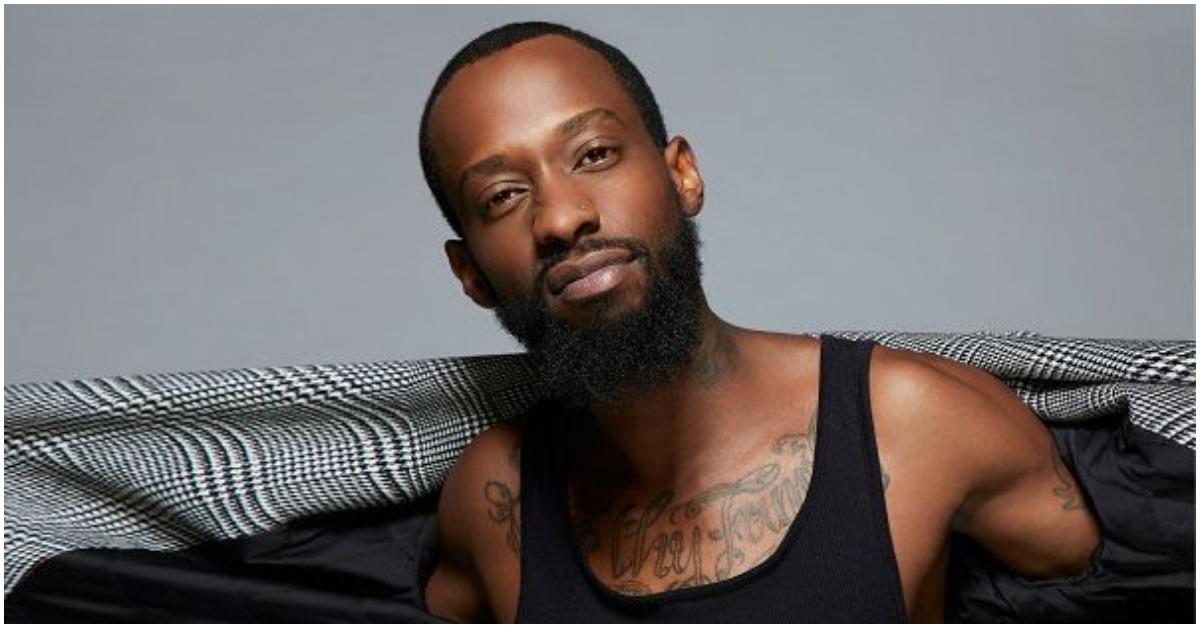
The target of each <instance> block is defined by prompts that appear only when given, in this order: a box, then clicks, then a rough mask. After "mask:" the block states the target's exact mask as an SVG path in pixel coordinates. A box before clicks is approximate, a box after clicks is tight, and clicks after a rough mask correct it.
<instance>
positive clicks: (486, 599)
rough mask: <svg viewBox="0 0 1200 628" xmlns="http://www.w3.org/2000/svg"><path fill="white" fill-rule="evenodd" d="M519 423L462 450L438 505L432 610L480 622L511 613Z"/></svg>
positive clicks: (516, 573)
mask: <svg viewBox="0 0 1200 628" xmlns="http://www.w3.org/2000/svg"><path fill="white" fill-rule="evenodd" d="M521 435H522V429H521V427H520V426H518V425H497V426H494V427H491V428H488V429H487V430H484V431H483V432H482V433H480V434H479V435H478V436H476V437H475V439H474V440H472V441H471V443H470V444H469V445H468V446H467V447H466V449H464V450H463V452H462V454H461V455H460V456H459V459H458V461H457V462H456V463H455V465H454V467H453V468H452V469H451V470H450V475H449V477H447V478H446V482H445V483H444V484H443V485H442V493H441V496H440V497H439V500H438V511H437V529H438V564H437V567H436V568H435V570H434V572H433V574H432V576H431V577H430V580H429V584H428V585H427V587H426V593H425V595H426V602H427V604H428V605H429V608H430V610H432V611H433V612H434V613H435V614H437V615H440V616H442V617H447V618H451V619H456V620H459V621H470V622H480V621H487V620H489V619H495V618H506V617H512V616H513V614H515V599H516V591H517V587H518V586H519V585H518V583H519V579H520V564H519V556H520V550H519V548H520V515H521V513H520V494H519V491H520V486H521V474H520V463H519V460H520V458H519V455H520V445H521Z"/></svg>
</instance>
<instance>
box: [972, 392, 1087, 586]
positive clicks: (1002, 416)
mask: <svg viewBox="0 0 1200 628" xmlns="http://www.w3.org/2000/svg"><path fill="white" fill-rule="evenodd" d="M1001 385H1003V384H1001ZM1009 394H1010V395H1011V399H1010V400H1009V401H1007V402H1005V403H1000V404H996V403H992V404H989V409H988V410H987V411H985V412H984V413H982V414H981V415H979V416H975V417H971V419H970V422H971V424H972V425H971V426H970V427H969V429H970V430H972V431H974V433H975V438H973V439H971V441H970V442H971V443H973V446H972V447H969V448H968V450H967V451H965V452H964V453H966V454H969V455H970V458H971V459H970V460H969V461H967V462H964V464H966V465H969V467H968V468H969V469H970V473H971V474H972V475H971V476H972V482H971V484H970V489H969V492H968V494H967V495H966V496H965V498H964V500H963V502H962V504H961V506H960V507H959V509H958V511H957V512H956V513H955V517H954V519H953V522H952V525H953V527H954V529H955V530H957V531H960V532H963V533H965V534H967V535H968V536H971V537H972V538H974V539H975V540H976V541H978V542H979V543H980V544H982V545H983V546H984V547H985V548H987V549H988V551H989V552H990V553H992V554H993V555H994V556H995V557H996V558H997V559H999V560H1000V561H1001V562H1003V563H1005V564H1006V565H1007V566H1008V567H1010V568H1012V569H1013V570H1015V571H1017V572H1018V573H1021V574H1023V575H1026V576H1029V577H1034V578H1050V577H1066V576H1073V575H1077V574H1079V573H1082V572H1083V571H1084V570H1085V569H1086V568H1087V565H1088V562H1089V559H1090V557H1091V556H1092V553H1093V551H1094V550H1095V549H1096V548H1097V546H1098V544H1099V542H1100V528H1099V525H1098V524H1097V522H1096V519H1095V516H1094V515H1093V514H1092V511H1091V507H1090V506H1089V504H1088V503H1087V499H1086V497H1085V495H1084V493H1083V490H1082V489H1081V488H1080V485H1079V482H1078V481H1077V480H1076V478H1075V475H1074V473H1073V472H1072V471H1071V469H1070V468H1069V467H1068V466H1067V465H1066V463H1065V462H1064V461H1063V458H1062V456H1061V455H1060V454H1059V451H1058V449H1057V447H1056V446H1055V444H1054V438H1053V436H1052V435H1051V434H1050V431H1049V429H1047V428H1046V426H1045V425H1044V424H1042V422H1041V419H1039V418H1038V417H1037V416H1036V415H1035V414H1034V413H1033V412H1032V411H1031V410H1029V409H1028V408H1027V407H1026V406H1025V405H1024V404H1023V403H1021V401H1020V400H1019V399H1018V398H1017V397H1016V395H1015V394H1014V393H1011V392H1010V393H1009Z"/></svg>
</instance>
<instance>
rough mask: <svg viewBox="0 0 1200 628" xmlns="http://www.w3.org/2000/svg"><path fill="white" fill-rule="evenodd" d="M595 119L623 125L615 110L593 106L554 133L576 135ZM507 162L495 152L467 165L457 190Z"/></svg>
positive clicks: (566, 122) (569, 120) (564, 123)
mask: <svg viewBox="0 0 1200 628" xmlns="http://www.w3.org/2000/svg"><path fill="white" fill-rule="evenodd" d="M597 119H608V120H612V121H613V122H616V123H617V124H619V125H621V126H625V122H624V121H623V120H621V116H619V115H617V112H615V111H613V110H612V109H609V108H608V107H593V108H591V109H588V110H587V111H584V112H582V113H577V114H575V115H573V116H571V117H570V118H567V119H566V120H564V121H563V122H561V123H559V125H558V127H557V128H556V129H555V133H556V134H557V135H558V136H559V137H562V138H567V137H571V136H572V135H577V134H578V133H579V132H580V131H582V130H583V129H584V128H585V127H587V125H588V124H589V123H590V122H592V121H593V120H597ZM507 164H508V159H507V158H506V157H505V156H504V155H501V154H499V153H497V154H495V155H489V156H487V157H484V158H483V159H480V160H479V161H477V162H475V163H473V164H471V165H470V166H467V168H466V169H464V170H463V171H462V174H461V175H459V178H458V189H459V192H460V193H461V191H462V189H463V187H464V186H465V185H466V184H467V179H469V178H471V177H474V176H479V175H482V174H487V173H490V172H495V171H497V170H503V169H504V168H505V167H506V166H507Z"/></svg>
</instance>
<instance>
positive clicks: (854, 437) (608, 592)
mask: <svg viewBox="0 0 1200 628" xmlns="http://www.w3.org/2000/svg"><path fill="white" fill-rule="evenodd" d="M820 341H821V359H820V362H821V367H820V381H819V391H818V397H817V399H818V411H817V439H816V441H817V442H816V449H815V453H814V454H813V472H812V478H811V481H810V484H809V488H808V494H807V496H806V497H805V499H804V502H803V504H802V505H801V507H800V511H799V512H798V514H797V515H796V516H795V518H794V519H793V521H792V522H791V525H790V527H789V528H788V529H787V532H786V533H785V535H784V537H783V540H782V541H781V542H780V544H779V546H778V548H776V550H775V551H774V553H772V554H771V555H770V556H769V557H768V558H767V559H766V560H765V561H763V562H762V563H760V564H759V565H757V566H755V567H753V568H751V569H750V570H748V571H746V572H744V573H742V574H740V575H737V576H734V577H732V578H729V579H727V580H721V581H718V582H713V583H710V584H704V585H699V586H694V587H690V588H685V589H678V590H674V591H667V592H662V593H656V594H652V595H645V596H631V595H626V594H622V593H617V592H616V591H614V590H612V589H610V588H609V587H607V586H606V585H604V584H603V583H601V582H600V580H599V579H598V578H596V576H595V575H594V574H593V573H592V571H591V568H590V567H589V566H588V565H587V564H586V563H585V562H584V560H585V559H584V558H583V554H582V552H581V551H580V550H579V549H578V547H577V544H576V540H575V535H574V532H573V531H572V530H571V527H570V524H569V521H568V515H567V486H566V479H565V478H566V473H565V469H566V467H565V465H566V464H567V461H566V460H565V459H564V458H565V456H564V455H563V454H565V452H566V447H565V446H566V434H565V429H564V426H565V424H566V423H565V422H566V420H567V419H564V417H563V415H562V414H561V413H560V414H558V415H555V414H554V413H544V412H539V413H537V414H536V416H537V418H536V419H532V420H531V421H530V422H529V423H528V424H527V425H526V427H525V430H524V436H523V441H524V442H523V444H522V447H521V450H522V455H521V506H520V507H521V590H520V597H519V600H518V603H517V614H516V621H518V622H531V623H536V622H578V623H588V622H622V621H649V622H714V621H715V622H774V623H782V622H905V621H907V615H906V614H905V608H904V598H903V595H902V593H901V587H900V573H899V570H898V568H897V566H896V558H895V554H894V551H893V548H892V541H891V535H890V533H889V528H888V522H887V510H886V508H885V506H884V501H883V486H882V483H881V478H880V471H879V457H878V453H877V450H876V446H875V432H874V426H873V423H872V419H871V409H870V399H869V398H868V391H869V387H868V379H867V372H868V371H867V369H868V366H869V359H870V355H871V346H872V345H873V344H874V342H873V341H866V340H864V341H851V340H844V339H841V338H838V337H836V336H827V335H821V338H820ZM547 415H549V416H547ZM805 418H806V417H801V416H797V417H796V425H797V427H798V428H802V427H803V425H802V423H803V421H804V419H805Z"/></svg>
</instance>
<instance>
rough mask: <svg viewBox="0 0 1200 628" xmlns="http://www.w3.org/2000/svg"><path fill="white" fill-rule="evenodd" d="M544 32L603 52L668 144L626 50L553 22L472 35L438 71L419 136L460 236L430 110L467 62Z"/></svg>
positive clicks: (650, 127) (425, 162)
mask: <svg viewBox="0 0 1200 628" xmlns="http://www.w3.org/2000/svg"><path fill="white" fill-rule="evenodd" d="M543 35H562V36H564V37H570V38H571V39H573V40H575V41H577V42H579V43H580V44H583V45H584V46H587V47H588V48H590V49H592V50H595V51H596V52H598V53H600V55H601V56H603V57H604V59H605V60H606V61H608V65H609V67H611V68H612V70H613V72H614V73H615V74H616V75H617V79H619V80H620V81H621V85H622V86H623V87H624V88H625V91H626V93H628V94H629V97H630V98H632V99H633V103H634V105H636V106H637V108H638V111H639V112H640V113H641V117H642V123H643V124H644V125H645V126H646V131H647V132H649V133H650V138H651V139H652V140H654V143H655V144H656V145H658V147H659V148H664V147H666V145H667V127H666V125H665V124H664V123H663V118H662V112H661V111H659V109H658V102H657V101H656V100H655V99H654V92H652V91H650V86H649V85H648V84H647V83H646V79H645V78H644V77H642V73H641V72H640V71H638V69H637V66H635V65H634V64H633V62H632V61H630V60H629V58H628V57H626V56H625V54H624V53H623V52H621V51H620V50H617V49H616V48H615V47H613V46H611V45H609V44H608V43H605V42H603V41H601V40H599V39H597V38H595V37H592V36H591V35H588V34H587V33H584V32H582V31H578V30H575V29H573V28H570V27H567V26H563V25H562V24H555V23H552V22H513V23H511V24H505V25H504V26H499V27H496V28H493V29H492V30H490V31H488V32H486V33H484V34H482V35H480V36H478V37H476V38H475V39H472V40H471V41H470V42H469V43H467V45H465V46H463V47H462V49H461V50H459V51H458V53H457V54H455V55H454V56H453V57H451V59H450V61H449V62H447V63H446V67H445V68H442V73H441V74H439V75H438V78H437V82H435V83H434V84H433V89H432V90H430V92H429V98H428V99H426V101H425V111H424V112H423V113H422V114H421V129H420V132H419V133H420V135H419V136H418V137H419V143H420V151H421V169H422V170H423V171H424V172H425V182H426V183H427V184H428V185H429V190H430V191H431V192H433V198H434V200H436V201H437V204H438V207H440V208H441V210H442V216H444V217H445V218H446V222H448V223H449V224H450V228H451V229H453V230H454V233H455V234H457V235H458V237H460V238H462V237H464V235H463V228H462V225H461V224H460V223H459V221H458V216H457V215H456V214H455V213H454V208H453V207H452V206H451V205H450V199H449V198H447V197H446V192H445V190H443V189H442V186H441V183H440V182H439V181H438V176H437V171H436V170H435V168H434V163H433V147H432V146H430V144H429V111H430V109H432V108H433V102H434V101H435V100H437V97H438V94H441V93H442V90H443V89H445V87H446V83H448V82H450V79H451V78H453V77H454V75H455V74H457V73H458V71H459V70H461V69H462V68H463V67H464V66H467V65H470V64H471V63H474V62H476V61H478V60H480V59H482V58H484V57H486V56H488V55H491V54H492V53H495V52H499V51H501V50H504V49H506V48H509V47H511V46H513V45H515V44H519V43H521V42H523V41H525V40H527V39H533V38H535V37H541V36H543Z"/></svg>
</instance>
